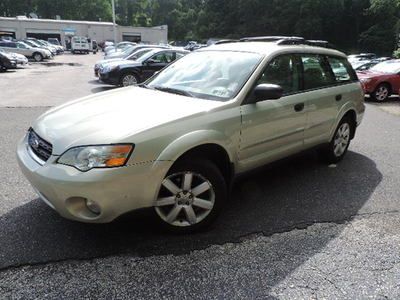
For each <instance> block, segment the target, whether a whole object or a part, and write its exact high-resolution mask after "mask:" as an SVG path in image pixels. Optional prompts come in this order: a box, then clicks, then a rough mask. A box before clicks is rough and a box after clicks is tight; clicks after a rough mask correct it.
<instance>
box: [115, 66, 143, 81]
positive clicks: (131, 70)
mask: <svg viewBox="0 0 400 300" xmlns="http://www.w3.org/2000/svg"><path fill="white" fill-rule="evenodd" d="M126 74H133V75H135V76H136V77H137V81H138V82H139V81H140V75H139V70H137V69H135V68H123V69H121V70H120V74H119V82H120V83H122V77H124V76H125V75H126Z"/></svg>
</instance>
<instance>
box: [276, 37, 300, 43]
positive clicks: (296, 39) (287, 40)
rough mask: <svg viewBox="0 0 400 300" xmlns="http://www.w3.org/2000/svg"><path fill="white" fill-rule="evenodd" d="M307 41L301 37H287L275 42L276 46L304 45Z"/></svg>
mask: <svg viewBox="0 0 400 300" xmlns="http://www.w3.org/2000/svg"><path fill="white" fill-rule="evenodd" d="M306 43H307V41H306V40H305V39H304V38H301V37H287V38H284V39H281V40H279V41H278V42H277V44H278V45H304V44H306Z"/></svg>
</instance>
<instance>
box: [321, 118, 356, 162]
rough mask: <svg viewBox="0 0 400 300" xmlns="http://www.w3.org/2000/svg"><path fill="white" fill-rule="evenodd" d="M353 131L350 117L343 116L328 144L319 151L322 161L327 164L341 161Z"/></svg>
mask: <svg viewBox="0 0 400 300" xmlns="http://www.w3.org/2000/svg"><path fill="white" fill-rule="evenodd" d="M354 130H355V128H354V122H353V121H352V119H351V118H350V117H348V116H345V117H344V118H343V119H342V120H341V121H340V123H339V125H338V126H337V128H336V130H335V134H334V135H333V138H332V140H331V141H330V143H329V144H328V145H326V146H325V147H323V148H322V149H321V151H320V154H321V156H322V158H323V160H324V161H326V162H327V163H329V164H335V163H338V162H339V161H341V160H342V159H343V157H344V156H345V155H346V153H347V149H348V148H349V146H350V142H351V137H352V134H353V133H354Z"/></svg>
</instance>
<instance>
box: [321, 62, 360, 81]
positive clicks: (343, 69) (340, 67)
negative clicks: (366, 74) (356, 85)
mask: <svg viewBox="0 0 400 300" xmlns="http://www.w3.org/2000/svg"><path fill="white" fill-rule="evenodd" d="M327 60H328V63H329V66H330V67H331V69H332V72H333V74H334V75H335V80H336V82H337V83H347V82H352V81H357V80H358V78H357V75H356V73H355V71H354V69H353V68H352V66H351V65H350V63H349V62H348V61H347V59H345V58H343V57H333V56H328V57H327Z"/></svg>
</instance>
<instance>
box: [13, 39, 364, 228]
mask: <svg viewBox="0 0 400 300" xmlns="http://www.w3.org/2000/svg"><path fill="white" fill-rule="evenodd" d="M303 44H305V41H304V40H300V39H296V40H292V39H291V38H280V39H279V40H273V39H270V40H269V41H268V42H262V41H259V42H253V41H251V40H248V41H247V42H237V43H226V44H220V45H214V46H210V47H208V48H203V49H199V50H197V51H195V52H192V53H191V54H188V55H186V56H184V57H182V58H181V59H179V60H177V61H176V62H175V63H173V64H171V65H169V66H168V67H167V68H165V69H163V70H162V71H161V72H160V73H158V74H157V75H155V76H153V77H152V78H151V79H150V80H148V81H146V83H145V84H142V85H141V87H127V88H123V89H118V90H112V91H108V92H104V93H101V94H96V95H92V96H89V97H85V98H83V99H81V100H78V101H74V102H70V103H67V104H64V105H62V106H60V107H57V108H53V109H51V110H50V111H48V112H46V113H45V114H43V115H42V116H40V117H39V118H38V119H37V120H36V121H35V122H34V123H33V124H32V127H31V128H30V129H29V131H28V132H27V134H26V136H25V137H24V138H23V139H22V140H21V142H20V143H19V146H18V160H19V164H20V166H21V169H22V171H23V173H24V174H25V176H26V177H27V178H28V180H29V181H30V182H31V184H32V185H33V187H34V188H35V190H36V191H37V192H38V194H39V196H40V197H41V198H42V199H43V200H44V201H45V202H46V203H47V204H48V205H49V206H50V207H52V208H53V209H55V210H56V211H57V212H58V213H60V214H61V215H62V216H64V217H66V218H68V219H72V220H77V221H82V222H91V223H104V222H110V221H112V220H114V219H115V218H117V217H118V216H120V215H122V214H124V213H126V212H129V211H132V210H135V209H140V208H153V209H154V213H155V215H156V216H157V217H158V219H159V221H160V223H161V224H163V225H164V226H166V227H167V228H169V229H171V230H174V231H184V232H187V231H193V230H198V229H200V228H204V227H206V226H208V225H209V224H210V223H211V222H212V221H213V220H214V219H215V218H216V217H217V215H218V213H219V212H220V211H221V210H222V209H223V205H224V202H225V200H226V199H227V197H228V191H229V186H230V185H231V182H232V180H233V179H234V176H235V175H237V174H239V173H242V172H246V171H249V170H251V169H254V168H257V167H259V166H262V165H264V164H266V163H270V162H272V161H276V160H278V159H281V158H283V157H286V156H289V155H292V154H295V153H297V152H300V151H303V150H305V149H309V148H313V147H316V146H319V147H320V151H321V153H322V154H323V156H324V157H325V158H326V160H327V161H328V162H329V163H337V162H339V161H340V160H341V159H342V158H343V157H344V156H345V154H346V151H347V149H348V147H349V144H350V141H351V139H353V138H354V136H355V133H356V128H357V126H358V125H359V124H360V122H361V120H362V118H363V114H364V109H365V107H364V94H363V91H362V88H361V84H360V83H359V81H358V79H357V76H356V74H355V73H354V70H353V69H352V67H351V66H350V64H349V63H348V61H347V59H346V56H345V55H344V54H343V53H341V52H339V51H336V50H332V49H327V48H318V47H313V46H306V45H303ZM332 65H335V66H336V67H335V68H332V67H331V66H332ZM335 70H340V72H339V74H336V71H335ZM344 70H346V72H344ZM344 73H346V74H344ZM282 188H284V187H282ZM243 213H246V212H245V211H244V212H243Z"/></svg>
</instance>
